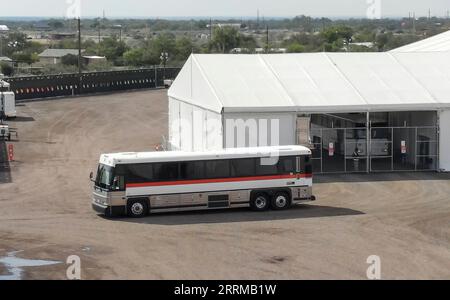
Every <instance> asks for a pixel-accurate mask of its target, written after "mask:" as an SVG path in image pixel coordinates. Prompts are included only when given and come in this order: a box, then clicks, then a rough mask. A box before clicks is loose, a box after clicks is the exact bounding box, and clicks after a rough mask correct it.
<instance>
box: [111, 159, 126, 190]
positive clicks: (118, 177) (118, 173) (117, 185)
mask: <svg viewBox="0 0 450 300" xmlns="http://www.w3.org/2000/svg"><path fill="white" fill-rule="evenodd" d="M113 190H115V191H125V168H124V166H122V165H117V166H116V168H115V171H114V186H113Z"/></svg>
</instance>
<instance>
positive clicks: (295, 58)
mask: <svg viewBox="0 0 450 300" xmlns="http://www.w3.org/2000/svg"><path fill="white" fill-rule="evenodd" d="M168 96H169V140H170V143H171V146H172V148H173V149H183V150H188V151H196V150H208V149H219V148H223V147H229V146H230V145H231V146H235V144H236V138H235V136H234V135H233V134H232V135H230V132H227V128H228V127H227V126H226V124H227V122H229V121H231V122H235V123H236V122H238V121H243V122H247V121H249V120H255V121H256V126H266V127H268V128H271V122H273V120H276V122H277V123H278V124H279V125H278V127H279V133H280V135H279V141H278V143H279V144H281V145H288V144H296V143H297V142H298V118H299V116H301V115H305V114H306V115H311V114H330V113H356V112H359V113H367V114H368V113H369V112H394V111H398V112H400V111H402V112H403V111H414V112H418V111H419V112H420V111H435V112H436V114H438V115H439V117H438V118H439V120H440V122H441V123H440V124H441V126H440V127H441V134H440V136H441V140H440V146H441V149H440V152H441V160H440V167H441V168H442V169H446V170H450V156H449V155H448V153H450V126H449V125H450V52H433V53H431V52H388V53H305V54H283V55H280V54H273V55H272V54H267V55H226V54H225V55H200V54H193V55H191V57H190V58H189V59H188V61H187V62H186V64H185V65H184V67H183V69H182V70H181V72H180V73H179V75H178V77H177V78H176V80H175V82H174V83H173V85H172V87H171V88H170V90H169V92H168ZM261 120H269V122H268V124H265V123H261V122H260V121H261ZM260 129H261V128H258V130H260ZM228 130H229V129H228ZM233 130H234V129H233ZM266 131H267V130H266ZM269 132H270V130H269ZM230 136H231V138H232V139H233V140H232V141H230ZM245 139H246V140H248V139H250V140H251V139H252V137H249V136H248V133H247V134H246V137H245ZM253 139H254V138H253ZM267 141H269V142H270V137H267V136H265V137H264V136H261V135H258V137H257V138H256V140H255V141H247V142H248V143H250V144H251V143H252V142H253V145H254V144H258V145H259V144H262V142H267ZM442 154H443V155H442Z"/></svg>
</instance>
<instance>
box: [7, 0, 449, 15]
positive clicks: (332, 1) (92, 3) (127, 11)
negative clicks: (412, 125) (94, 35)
mask: <svg viewBox="0 0 450 300" xmlns="http://www.w3.org/2000/svg"><path fill="white" fill-rule="evenodd" d="M78 1H79V2H81V5H80V6H81V17H97V16H102V14H103V10H105V13H106V17H108V18H114V17H160V18H164V17H210V16H211V17H256V14H257V10H258V9H259V11H260V15H261V17H262V16H265V17H293V16H296V15H309V16H314V17H322V16H323V17H365V16H367V11H368V8H369V7H370V6H371V4H368V2H379V3H380V6H379V7H380V10H379V11H380V12H381V16H382V17H402V16H408V13H409V12H413V11H415V12H416V16H418V17H419V16H427V15H428V10H429V9H431V14H432V15H433V16H440V17H442V16H445V15H446V12H447V10H449V9H450V0H427V1H425V0H2V2H4V3H6V2H7V5H2V7H1V8H0V16H1V17H14V16H24V17H67V16H69V17H70V16H72V15H73V13H74V12H76V11H77V10H74V7H75V6H73V3H75V4H76V2H78ZM372 7H374V6H372Z"/></svg>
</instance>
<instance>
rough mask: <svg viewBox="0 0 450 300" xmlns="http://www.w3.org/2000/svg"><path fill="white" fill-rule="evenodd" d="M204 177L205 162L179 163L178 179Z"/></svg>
mask: <svg viewBox="0 0 450 300" xmlns="http://www.w3.org/2000/svg"><path fill="white" fill-rule="evenodd" d="M203 178H205V163H204V162H202V161H187V162H182V163H180V179H181V180H192V179H203Z"/></svg>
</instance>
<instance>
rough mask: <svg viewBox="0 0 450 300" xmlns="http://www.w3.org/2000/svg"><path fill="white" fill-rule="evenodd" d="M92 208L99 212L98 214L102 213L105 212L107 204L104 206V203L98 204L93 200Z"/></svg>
mask: <svg viewBox="0 0 450 300" xmlns="http://www.w3.org/2000/svg"><path fill="white" fill-rule="evenodd" d="M92 209H93V210H94V211H95V212H96V213H99V214H102V215H104V214H106V210H107V209H108V206H104V205H101V204H99V203H95V202H93V203H92Z"/></svg>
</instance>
